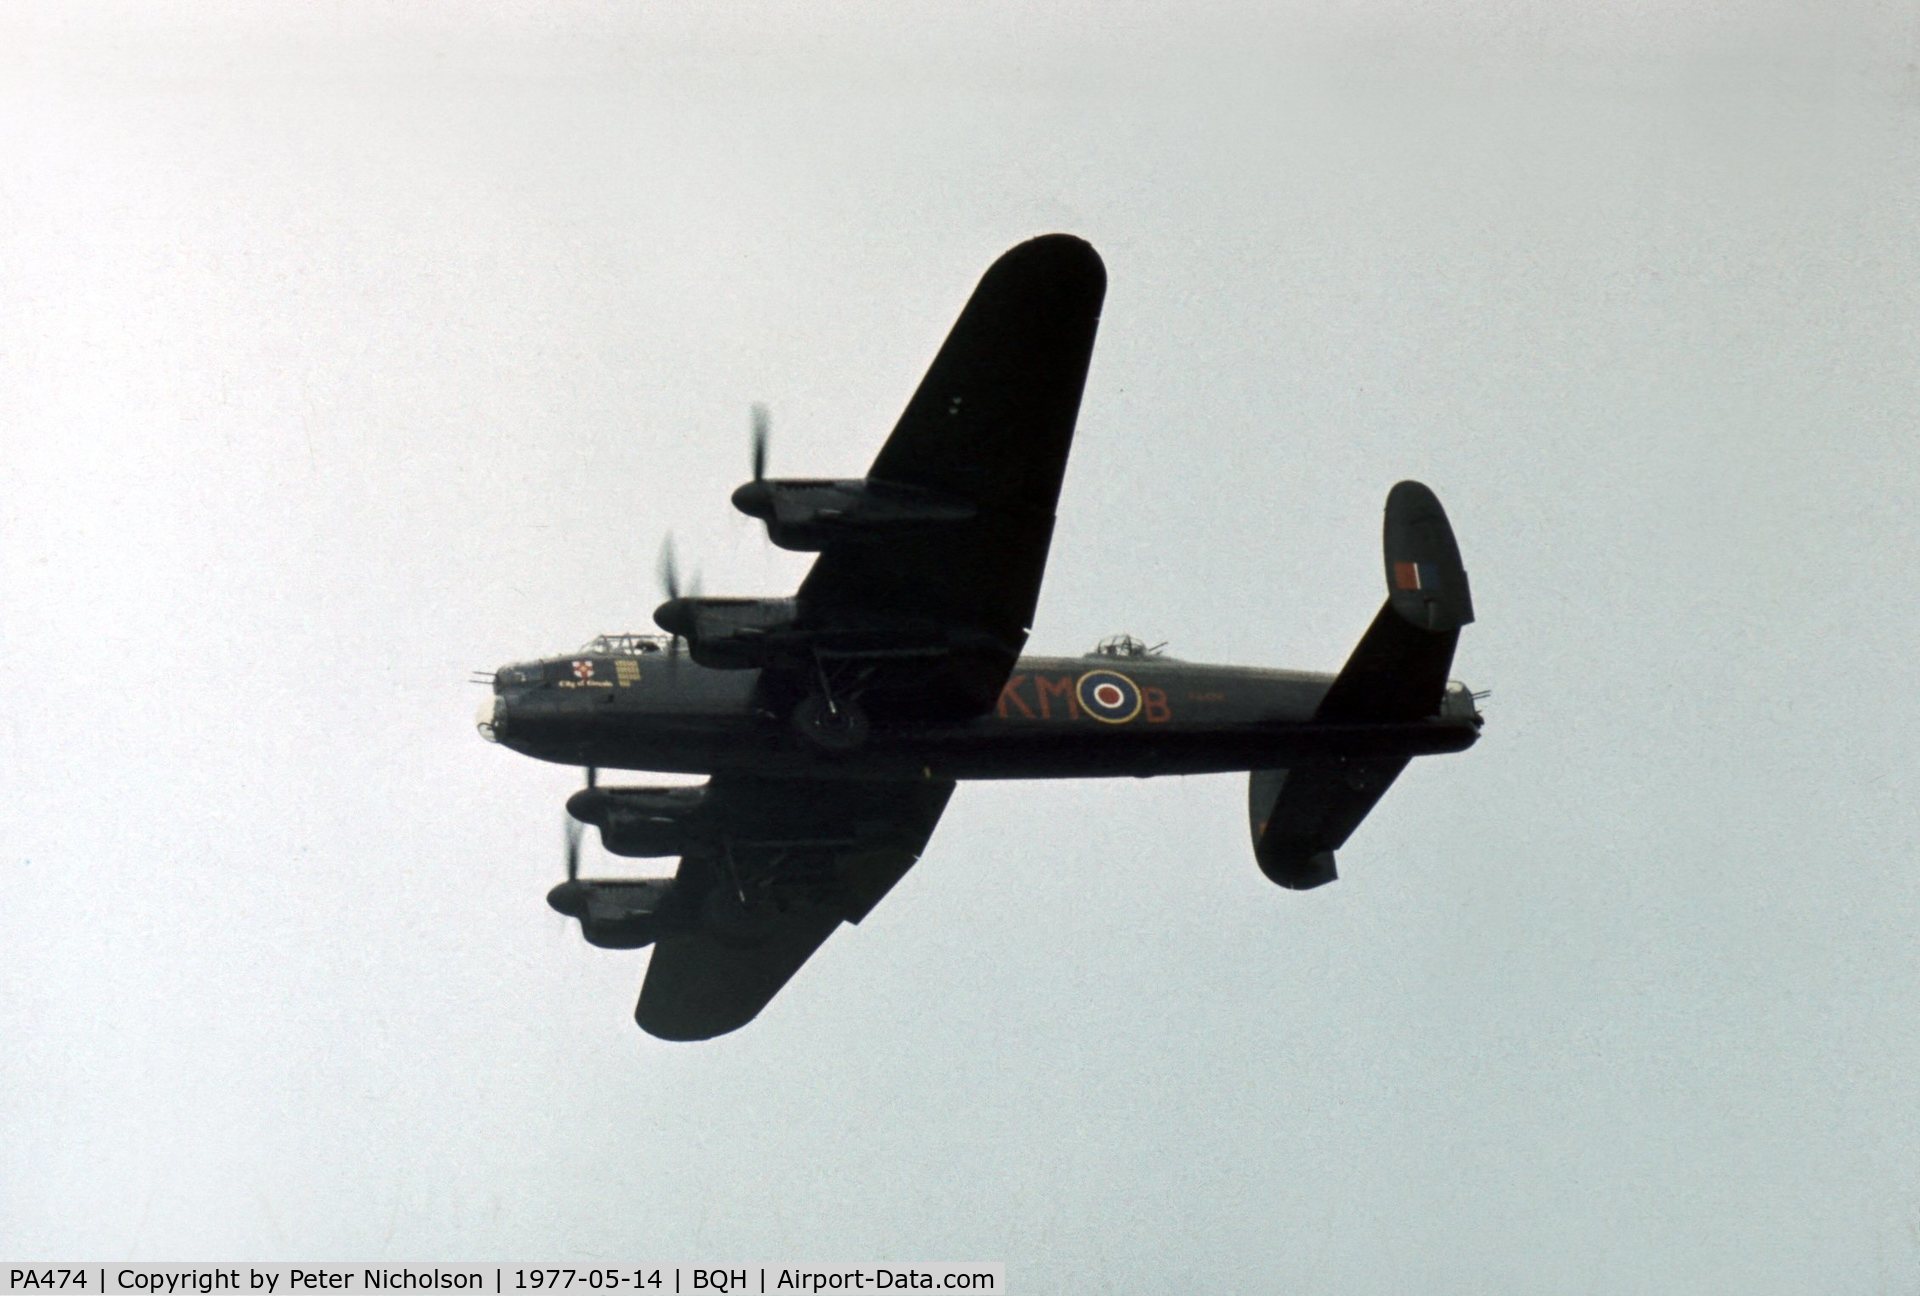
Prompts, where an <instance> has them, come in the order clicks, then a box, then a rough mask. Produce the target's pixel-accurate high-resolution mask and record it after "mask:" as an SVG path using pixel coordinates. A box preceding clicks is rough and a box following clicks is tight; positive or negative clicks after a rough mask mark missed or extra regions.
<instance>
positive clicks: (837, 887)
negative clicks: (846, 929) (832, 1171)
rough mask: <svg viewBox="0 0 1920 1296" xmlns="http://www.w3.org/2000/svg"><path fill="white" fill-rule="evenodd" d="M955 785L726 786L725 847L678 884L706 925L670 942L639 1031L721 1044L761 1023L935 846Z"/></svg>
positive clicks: (743, 778) (721, 838) (722, 798)
mask: <svg viewBox="0 0 1920 1296" xmlns="http://www.w3.org/2000/svg"><path fill="white" fill-rule="evenodd" d="M952 793H953V784H952V783H951V782H950V781H945V780H923V781H918V782H911V783H907V782H901V783H885V782H869V781H856V780H825V779H767V778H760V777H757V776H748V775H739V774H724V773H723V774H716V775H715V776H714V777H713V780H712V781H711V783H709V785H708V800H709V804H710V805H711V806H712V808H713V810H714V820H713V822H714V824H715V826H716V833H715V840H714V841H713V842H712V843H711V844H707V845H703V846H702V847H701V848H700V849H698V850H695V851H691V852H689V853H688V854H687V855H686V856H685V857H684V858H682V860H681V861H680V870H679V874H678V876H677V877H676V878H675V880H674V886H675V888H676V890H680V891H681V892H682V893H683V895H684V897H685V900H686V902H687V909H688V911H689V912H690V913H692V914H694V915H696V917H695V919H694V920H693V921H692V922H690V923H689V924H688V926H687V927H685V928H684V929H682V930H678V931H674V932H671V933H669V934H665V935H663V936H661V938H660V939H659V941H658V942H657V944H656V945H655V947H654V952H653V961H652V962H651V963H650V964H649V965H648V967H647V977H646V981H645V983H644V984H643V985H642V986H641V990H640V1002H639V1005H638V1006H637V1007H636V1008H635V1010H634V1020H636V1021H637V1022H638V1023H639V1024H640V1028H641V1029H642V1030H644V1031H646V1032H647V1033H648V1034H649V1035H654V1036H657V1037H658V1038H660V1039H666V1040H701V1039H711V1038H712V1037H713V1036H715V1035H724V1034H726V1033H727V1032H728V1031H732V1030H737V1029H739V1028H740V1027H742V1026H744V1025H746V1024H747V1023H748V1022H750V1021H752V1020H753V1019H754V1017H755V1016H757V1015H758V1014H759V1012H760V1010H761V1009H762V1008H764V1007H766V1005H767V1004H768V1003H769V1002H770V1001H771V1000H772V999H773V997H774V995H776V994H778V993H779V992H780V989H781V987H783V986H785V985H786V983H787V982H788V981H789V980H790V979H791V978H792V977H793V975H794V973H796V972H798V971H799V970H800V967H801V965H802V964H804V963H805V962H806V961H807V959H808V958H810V957H811V956H812V954H813V952H814V951H815V950H816V949H818V948H819V947H820V945H821V944H822V943H823V942H824V941H825V940H826V939H827V937H829V936H831V935H832V934H833V932H834V929H835V928H837V927H839V925H840V924H841V923H843V922H854V923H857V922H859V921H860V920H861V919H862V918H864V917H866V915H867V914H868V912H869V911H871V910H872V908H873V906H874V905H876V904H878V903H879V902H880V900H881V898H882V897H883V896H885V895H886V894H887V892H888V891H889V890H891V889H892V888H893V886H894V884H895V883H896V882H898V881H899V880H900V879H901V878H902V877H903V876H905V874H906V872H907V870H908V869H909V868H911V867H912V866H913V863H914V861H915V860H917V859H918V858H919V857H920V853H921V851H922V850H924V849H925V848H926V844H927V839H928V838H929V837H930V836H932V834H933V829H934V825H935V824H937V823H938V822H939V821H940V813H941V811H942V810H944V809H945V808H946V804H947V798H948V797H949V796H951V795H952Z"/></svg>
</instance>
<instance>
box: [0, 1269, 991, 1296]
mask: <svg viewBox="0 0 1920 1296" xmlns="http://www.w3.org/2000/svg"><path fill="white" fill-rule="evenodd" d="M1006 1268H1007V1267H1006V1266H1005V1265H1003V1264H964V1265H963V1264H937V1265H836V1266H834V1267H832V1268H820V1267H817V1266H816V1267H808V1266H804V1265H744V1266H743V1265H648V1264H629V1265H598V1266H595V1267H594V1268H591V1269H583V1268H581V1267H580V1266H578V1265H526V1264H513V1265H502V1264H458V1265H447V1264H439V1265H421V1264H408V1265H395V1264H337V1263H336V1264H307V1265H292V1264H241V1265H185V1264H170V1265H154V1264H102V1263H100V1262H98V1261H95V1262H92V1263H88V1264H7V1265H6V1266H5V1269H4V1272H5V1273H6V1276H7V1284H6V1287H5V1288H4V1289H0V1292H4V1293H6V1294H8V1296H11V1294H12V1293H21V1296H26V1294H27V1293H32V1294H33V1296H213V1294H214V1293H216V1292H245V1293H248V1296H293V1294H295V1293H299V1294H300V1296H304V1294H305V1293H308V1292H353V1293H358V1294H361V1296H365V1294H366V1293H382V1292H485V1293H491V1294H492V1296H529V1294H530V1293H540V1294H541V1296H546V1294H547V1293H551V1292H575V1293H583V1294H584V1293H588V1292H636V1293H639V1294H640V1296H664V1294H665V1293H668V1292H674V1293H681V1292H686V1293H691V1292H710V1293H715V1294H716V1296H730V1294H737V1293H742V1292H748V1293H756V1294H757V1293H764V1292H772V1293H775V1294H776V1296H784V1294H785V1293H793V1292H805V1293H816V1292H918V1291H926V1292H994V1293H999V1292H1004V1291H1006V1289H1007V1287H1006Z"/></svg>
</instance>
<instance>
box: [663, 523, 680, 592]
mask: <svg viewBox="0 0 1920 1296" xmlns="http://www.w3.org/2000/svg"><path fill="white" fill-rule="evenodd" d="M660 588H661V589H662V590H664V591H665V592H666V595H667V597H668V598H669V599H677V598H679V597H680V564H679V563H678V562H677V561H676V560H675V559H674V555H673V532H671V531H669V532H667V535H666V538H665V539H664V540H662V541H661V542H660Z"/></svg>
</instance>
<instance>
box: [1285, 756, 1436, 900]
mask: <svg viewBox="0 0 1920 1296" xmlns="http://www.w3.org/2000/svg"><path fill="white" fill-rule="evenodd" d="M1406 767H1407V762H1406V761H1405V760H1353V761H1331V762H1328V763H1326V764H1316V765H1303V766H1301V767H1300V768H1298V769H1290V770H1255V771H1254V772H1253V776H1252V778H1251V779H1250V780H1249V781H1248V784H1247V813H1248V818H1249V820H1250V822H1251V826H1252V828H1253V857H1254V859H1255V860H1257V861H1259V864H1260V871H1261V872H1262V873H1265V874H1266V875H1267V878H1268V880H1270V881H1272V882H1275V883H1278V884H1279V885H1280V886H1283V887H1286V888H1288V889H1289V890H1293V891H1305V890H1308V889H1310V888H1312V887H1317V886H1321V885H1324V884H1325V883H1328V882H1331V881H1333V880H1334V879H1335V878H1336V877H1338V876H1339V874H1338V873H1337V872H1336V871H1335V869H1334V866H1333V853H1334V852H1335V851H1336V850H1338V849H1340V847H1341V846H1343V845H1345V844H1346V841H1347V838H1348V837H1350V836H1352V835H1353V830H1354V829H1355V828H1358V827H1359V826H1360V821H1361V820H1362V819H1365V818H1366V817H1367V812H1368V811H1369V810H1371V809H1373V807H1374V804H1375V803H1376V802H1378V801H1379V800H1380V798H1381V797H1382V796H1384V795H1386V791H1387V789H1388V788H1390V787H1392V786H1393V781H1394V779H1396V778H1398V777H1399V776H1400V771H1401V770H1403V769H1405V768H1406Z"/></svg>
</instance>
